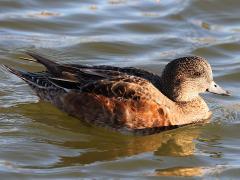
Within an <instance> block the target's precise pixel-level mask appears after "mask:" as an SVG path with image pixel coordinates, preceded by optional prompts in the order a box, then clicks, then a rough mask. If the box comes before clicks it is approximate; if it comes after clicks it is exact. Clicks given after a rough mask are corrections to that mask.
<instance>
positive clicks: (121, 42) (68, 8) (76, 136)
mask: <svg viewBox="0 0 240 180" xmlns="http://www.w3.org/2000/svg"><path fill="white" fill-rule="evenodd" d="M239 7H240V2H239V1H237V0H235V1H233V0H229V1H227V0H225V1H219V0H206V1H201V0H159V1H158V0H143V1H140V0H139V1H138V0H131V1H130V0H108V1H107V0H105V1H104V0H103V1H97V0H95V1H94V0H92V1H87V0H83V1H81V2H78V1H74V0H70V1H47V0H42V1H37V0H26V1H17V0H13V1H7V0H2V1H0V63H1V64H2V63H4V64H7V65H11V66H14V67H20V68H24V69H26V70H29V71H37V70H42V69H43V68H42V67H41V66H40V65H37V64H35V63H29V62H26V61H23V60H19V59H18V57H21V56H24V51H26V50H34V51H37V52H39V53H41V54H45V55H46V56H47V57H50V58H51V59H54V60H56V61H58V62H62V63H73V62H74V63H79V64H111V65H115V66H137V67H141V68H144V69H147V70H151V71H153V72H155V73H161V70H162V68H163V67H164V65H165V64H166V63H167V62H169V61H170V60H171V59H173V58H177V57H180V56H186V55H190V54H194V55H200V56H203V57H205V58H208V60H209V62H210V63H211V65H212V67H213V71H214V77H215V79H216V81H217V82H218V83H219V84H221V86H223V87H225V88H226V89H228V90H230V91H231V93H232V96H231V97H219V96H215V95H210V94H205V95H204V98H205V99H206V101H207V103H208V104H209V106H210V107H211V109H212V110H213V113H214V115H213V117H212V121H211V123H209V124H207V125H202V126H190V127H184V128H179V129H176V130H172V131H167V132H164V133H160V134H156V135H152V136H145V137H134V136H124V135H121V134H118V133H115V132H111V131H108V130H104V129H101V128H96V127H91V126H88V125H86V124H84V123H82V122H81V121H79V120H77V119H74V118H71V117H69V116H67V115H66V114H64V113H62V112H60V111H58V110H57V109H56V108H54V107H53V106H52V105H50V104H48V103H44V102H39V100H38V98H37V97H36V96H35V95H34V93H33V92H32V91H31V89H30V88H29V87H28V86H27V85H26V84H25V83H24V82H23V81H21V80H20V79H18V78H16V77H15V76H13V75H10V74H9V73H7V72H5V71H3V70H2V69H1V70H0V176H1V179H3V178H5V179H32V178H35V179H51V178H52V179H76V178H82V177H87V178H102V179H104V178H136V179H144V178H149V177H152V178H153V177H156V176H164V177H165V178H167V177H172V176H174V177H178V176H181V177H182V178H184V176H193V177H204V178H206V177H212V178H226V179H229V178H237V177H239V176H240V117H239V115H240V104H239V100H240V95H239V92H240V86H239V83H240V80H239V79H240V11H239Z"/></svg>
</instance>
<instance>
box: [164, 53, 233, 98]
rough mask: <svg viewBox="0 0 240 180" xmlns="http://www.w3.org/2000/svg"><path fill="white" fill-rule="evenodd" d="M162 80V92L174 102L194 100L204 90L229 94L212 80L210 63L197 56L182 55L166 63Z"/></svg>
mask: <svg viewBox="0 0 240 180" xmlns="http://www.w3.org/2000/svg"><path fill="white" fill-rule="evenodd" d="M162 82H163V91H164V94H165V95H167V96H168V97H169V98H170V99H172V100H173V101H176V102H182V101H183V102H185V101H191V100H194V99H195V98H196V97H198V96H199V93H203V92H206V91H208V92H211V93H215V94H220V95H229V92H228V91H225V90H223V89H222V88H221V87H220V86H219V85H217V84H216V83H215V82H214V80H213V76H212V69H211V66H210V64H209V63H208V62H207V60H206V59H204V58H202V57H199V56H189V57H182V58H179V59H175V60H173V61H171V62H170V63H168V64H167V65H166V67H165V69H164V71H163V73H162Z"/></svg>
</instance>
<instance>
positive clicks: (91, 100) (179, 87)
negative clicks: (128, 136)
mask: <svg viewBox="0 0 240 180" xmlns="http://www.w3.org/2000/svg"><path fill="white" fill-rule="evenodd" d="M28 55H30V56H31V57H33V58H34V59H35V60H36V62H38V63H41V64H43V65H44V66H45V67H46V69H47V71H45V72H40V73H29V72H25V71H18V70H15V69H12V68H10V67H7V66H5V67H6V68H7V69H8V70H9V71H10V72H12V73H14V74H15V75H17V76H19V77H20V78H22V79H23V80H24V81H26V82H27V83H28V84H29V85H30V86H31V87H32V89H33V90H34V91H35V92H36V94H37V95H38V96H39V97H40V99H42V100H45V101H49V102H51V103H52V104H53V105H55V106H57V107H58V108H60V109H61V110H63V111H65V112H67V113H68V114H70V115H72V116H75V117H77V118H79V119H81V120H84V121H86V122H88V123H91V124H96V125H99V126H104V127H108V128H111V129H115V130H118V131H121V132H135V133H136V132H140V133H147V134H152V133H156V132H159V131H161V130H163V129H169V128H172V127H177V126H181V125H186V124H191V123H196V122H198V121H203V120H206V119H208V118H209V117H210V115H211V112H210V111H209V109H208V106H207V104H206V103H205V102H204V100H203V99H202V98H201V97H200V96H199V93H203V92H205V91H208V92H212V93H216V94H221V95H229V93H228V92H227V91H225V90H223V89H222V88H221V87H220V86H218V85H217V84H216V83H215V82H214V81H213V76H212V70H211V66H210V65H209V63H208V62H207V60H206V59H204V58H202V57H198V56H191V57H183V58H179V59H175V60H173V61H171V62H170V63H169V64H167V66H166V67H165V69H164V71H163V73H162V76H161V77H160V76H158V75H156V74H153V73H150V72H148V71H145V70H141V69H136V68H131V67H130V68H129V67H127V68H119V67H113V66H84V65H75V64H64V65H60V64H57V63H55V62H52V61H50V60H48V59H46V58H44V57H42V56H40V55H37V54H34V53H28Z"/></svg>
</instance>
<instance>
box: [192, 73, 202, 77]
mask: <svg viewBox="0 0 240 180" xmlns="http://www.w3.org/2000/svg"><path fill="white" fill-rule="evenodd" d="M193 75H194V76H196V77H199V76H201V73H200V72H194V73H193Z"/></svg>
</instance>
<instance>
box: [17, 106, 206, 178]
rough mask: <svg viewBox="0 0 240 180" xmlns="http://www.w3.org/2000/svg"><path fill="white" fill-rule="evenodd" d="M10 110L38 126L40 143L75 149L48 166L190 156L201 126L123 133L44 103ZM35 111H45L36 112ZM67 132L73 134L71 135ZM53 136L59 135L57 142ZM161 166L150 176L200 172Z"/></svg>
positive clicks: (186, 168) (188, 174) (199, 172)
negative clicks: (137, 157) (150, 156)
mask: <svg viewBox="0 0 240 180" xmlns="http://www.w3.org/2000/svg"><path fill="white" fill-rule="evenodd" d="M13 110H14V111H18V112H19V113H21V114H22V115H24V116H25V117H27V118H30V119H32V120H33V121H32V122H31V123H32V124H28V125H27V126H29V127H31V128H33V127H35V128H37V129H38V133H41V134H42V135H43V136H42V138H41V142H43V143H48V144H51V145H54V146H56V147H57V149H59V150H61V151H62V150H64V151H65V150H74V151H75V150H76V151H78V152H79V155H77V156H72V157H71V156H61V157H59V161H58V162H56V163H54V164H52V165H50V166H51V167H52V168H56V167H67V166H73V165H86V164H92V163H95V162H107V161H112V160H116V159H121V158H124V157H131V156H134V155H139V154H141V153H153V155H154V156H159V157H161V158H162V157H186V156H191V155H193V153H194V151H195V143H194V140H195V139H198V137H199V135H200V133H201V129H202V126H200V125H191V126H185V127H181V128H177V129H174V130H170V131H164V132H162V133H159V134H154V135H149V136H126V135H122V134H120V133H115V132H112V131H109V130H105V129H103V128H97V127H94V126H93V127H89V126H86V124H83V123H81V122H80V121H79V120H76V119H72V118H69V116H66V115H65V114H63V113H61V112H59V111H58V110H56V109H54V108H53V107H52V106H50V105H48V104H46V103H37V104H31V105H30V104H29V105H21V107H17V108H13ZM39 110H40V111H41V112H43V111H44V112H48V113H44V114H40V113H39ZM29 123H30V122H29ZM41 127H42V128H41ZM45 127H51V131H53V132H48V131H49V129H48V128H45ZM62 127H64V128H62ZM26 128H27V127H26ZM60 132H61V133H60ZM51 133H54V134H53V135H54V136H51V138H50V137H49V136H44V134H51ZM59 133H60V134H59ZM69 133H70V134H72V135H73V137H72V138H71V137H69ZM64 134H68V137H66V138H64V137H63V136H64ZM31 136H34V134H32V135H31ZM76 137H77V138H76ZM45 138H46V139H45ZM54 138H61V141H59V140H58V139H54ZM43 139H45V140H43ZM76 151H75V152H76ZM157 159H159V158H157ZM161 165H162V164H161V163H159V166H158V167H157V168H156V170H155V173H154V176H155V175H159V176H168V175H177V176H178V175H179V176H190V175H192V176H196V175H201V174H202V169H201V168H198V167H174V164H173V167H172V168H168V169H163V168H164V167H162V168H161ZM48 167H49V166H48ZM165 167H166V166H165ZM168 167H169V166H168ZM152 175H153V174H152Z"/></svg>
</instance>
